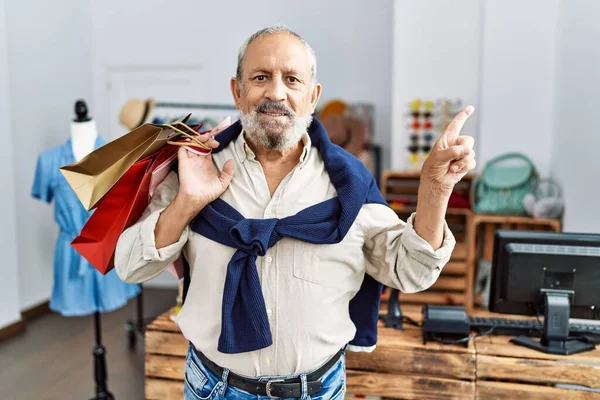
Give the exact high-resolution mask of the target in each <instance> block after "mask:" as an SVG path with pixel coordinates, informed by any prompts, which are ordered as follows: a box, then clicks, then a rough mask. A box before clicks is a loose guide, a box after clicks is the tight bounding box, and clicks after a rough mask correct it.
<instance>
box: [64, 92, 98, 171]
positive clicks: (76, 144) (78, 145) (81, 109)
mask: <svg viewBox="0 0 600 400" xmlns="http://www.w3.org/2000/svg"><path fill="white" fill-rule="evenodd" d="M87 114H88V108H87V105H86V104H85V101H83V100H77V102H76V103H75V115H76V117H75V118H74V119H73V121H72V122H71V145H72V147H73V155H74V156H75V159H76V160H77V161H79V160H81V159H82V158H83V157H85V156H87V155H88V154H90V153H91V152H92V151H94V149H95V146H96V139H97V138H98V128H97V127H96V121H94V120H93V119H92V118H91V117H89V116H88V115H87Z"/></svg>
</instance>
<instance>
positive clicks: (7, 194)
mask: <svg viewBox="0 0 600 400" xmlns="http://www.w3.org/2000/svg"><path fill="white" fill-rule="evenodd" d="M4 8H5V4H4V0H0V88H7V87H8V83H9V71H8V60H7V54H8V52H7V46H6V24H5V21H6V14H5V10H4ZM9 100H10V99H9V96H8V91H7V90H5V89H4V90H0V132H2V139H3V140H2V142H3V143H2V146H0V179H1V180H2V190H3V193H4V195H3V196H0V209H1V210H2V212H3V213H4V215H3V217H2V229H0V254H2V263H1V264H0V274H1V275H2V278H1V279H0V328H1V327H4V326H6V325H10V324H12V323H13V322H16V321H18V320H20V319H21V313H20V309H19V277H18V263H17V241H16V238H15V234H14V232H15V231H16V229H17V227H16V218H15V210H16V206H15V196H14V195H13V193H14V192H15V181H14V175H13V169H14V166H13V153H12V146H11V143H12V141H13V139H12V135H11V133H12V132H11V129H10V120H11V115H10V105H9Z"/></svg>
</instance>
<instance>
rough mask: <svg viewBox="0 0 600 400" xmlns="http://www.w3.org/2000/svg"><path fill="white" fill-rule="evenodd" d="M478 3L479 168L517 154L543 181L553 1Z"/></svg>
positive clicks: (553, 34) (551, 66)
mask: <svg viewBox="0 0 600 400" xmlns="http://www.w3.org/2000/svg"><path fill="white" fill-rule="evenodd" d="M483 4H484V12H483V32H482V37H483V43H482V60H481V97H480V104H481V107H480V121H481V124H480V137H479V140H480V143H479V146H478V149H479V152H478V157H477V158H478V162H479V165H480V166H483V164H484V163H485V162H486V161H487V160H489V159H490V158H492V157H494V156H496V155H498V154H501V153H505V152H509V151H520V152H523V153H525V154H527V155H529V156H530V158H531V159H532V160H533V162H534V163H535V164H536V166H537V167H538V169H539V171H540V173H541V174H542V175H545V176H547V175H548V174H549V172H550V153H551V149H552V124H553V121H552V112H553V109H554V108H553V107H554V106H553V101H554V97H555V96H554V82H555V79H554V70H555V60H556V29H557V28H556V26H557V25H556V23H557V16H558V5H559V0H527V1H522V0H502V1H500V0H487V1H485V2H484V3H483ZM588 43H589V44H590V45H591V42H588Z"/></svg>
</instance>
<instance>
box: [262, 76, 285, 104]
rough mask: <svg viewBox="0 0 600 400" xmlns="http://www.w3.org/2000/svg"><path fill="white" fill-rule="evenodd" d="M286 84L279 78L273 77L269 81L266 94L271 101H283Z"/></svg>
mask: <svg viewBox="0 0 600 400" xmlns="http://www.w3.org/2000/svg"><path fill="white" fill-rule="evenodd" d="M285 90H286V86H285V84H284V83H283V82H282V81H281V79H280V78H274V79H272V80H271V82H269V85H268V86H267V93H266V96H267V98H268V99H269V100H271V101H278V102H279V101H284V100H285Z"/></svg>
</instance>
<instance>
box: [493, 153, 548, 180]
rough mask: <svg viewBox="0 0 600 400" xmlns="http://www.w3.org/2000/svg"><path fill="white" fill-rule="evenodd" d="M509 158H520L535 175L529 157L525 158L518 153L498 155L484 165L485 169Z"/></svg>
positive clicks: (534, 169)
mask: <svg viewBox="0 0 600 400" xmlns="http://www.w3.org/2000/svg"><path fill="white" fill-rule="evenodd" d="M510 158H520V159H521V160H523V161H525V162H526V163H527V164H529V166H530V167H531V169H532V170H533V171H534V173H536V175H537V169H536V168H535V164H534V163H533V161H531V159H530V158H529V157H527V156H526V155H525V154H523V153H518V152H510V153H504V154H500V155H499V156H496V157H494V158H492V159H490V160H488V162H487V163H486V167H487V166H490V165H493V164H496V163H499V162H500V161H504V160H508V159H510Z"/></svg>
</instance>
